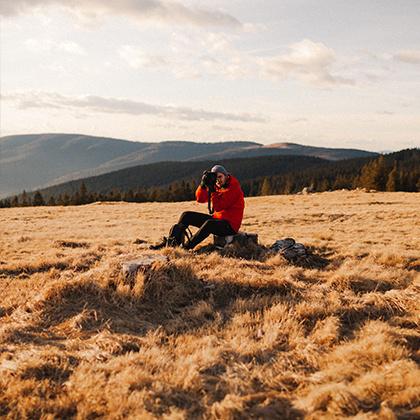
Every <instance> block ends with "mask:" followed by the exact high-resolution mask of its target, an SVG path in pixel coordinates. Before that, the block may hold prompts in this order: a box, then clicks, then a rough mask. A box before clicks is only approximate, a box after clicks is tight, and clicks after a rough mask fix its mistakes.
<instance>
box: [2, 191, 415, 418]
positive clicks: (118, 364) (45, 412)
mask: <svg viewBox="0 0 420 420" xmlns="http://www.w3.org/2000/svg"><path fill="white" fill-rule="evenodd" d="M419 198H420V195H419V194H406V193H363V192H332V193H322V194H313V195H308V196H303V195H302V196H272V197H263V198H251V199H247V201H246V206H247V207H246V212H245V215H246V216H245V219H244V224H243V227H242V228H243V230H246V231H248V232H255V233H258V234H259V239H260V243H262V244H263V245H270V244H271V243H273V242H274V241H275V240H276V239H280V238H284V237H290V236H291V237H294V238H295V239H296V240H297V241H299V242H303V243H304V244H305V245H307V246H310V247H312V248H311V249H312V250H313V252H314V258H317V259H315V260H314V261H315V264H313V265H311V264H309V265H305V264H303V265H298V264H296V265H293V264H292V263H290V262H288V261H286V260H285V259H284V258H283V257H282V256H281V255H270V254H267V253H266V252H265V251H264V250H262V251H261V252H259V253H258V252H254V251H256V250H252V252H251V253H249V254H250V255H248V258H249V257H251V256H252V255H254V256H256V257H257V258H255V259H247V258H240V256H241V255H242V256H247V253H246V252H245V253H242V254H241V253H240V252H239V251H238V252H239V254H238V253H236V254H235V253H231V254H230V255H232V256H230V257H227V256H222V255H220V254H218V253H216V252H213V253H199V252H198V253H189V252H186V251H183V250H180V249H177V250H164V251H162V252H163V253H164V254H166V255H167V256H168V257H169V261H168V262H167V263H163V262H160V263H156V264H155V266H154V268H153V270H151V271H150V272H148V273H146V274H141V273H139V274H138V275H137V277H136V278H135V281H133V282H131V283H128V282H127V281H126V280H125V279H124V278H123V277H122V275H121V263H122V262H123V261H126V260H130V259H133V258H136V257H138V256H140V255H141V254H142V252H145V248H147V245H148V242H154V241H156V240H158V238H159V236H160V235H162V234H165V233H166V232H167V231H168V229H169V227H170V225H171V224H172V223H173V222H175V221H176V219H177V218H178V215H179V214H180V212H181V211H184V210H199V211H205V207H204V206H199V205H198V204H195V203H170V204H169V203H168V204H158V203H146V204H123V203H117V204H113V203H105V204H91V205H87V206H80V207H43V208H15V209H2V210H1V211H0V232H1V243H0V246H1V248H0V251H1V254H0V285H1V291H2V292H1V296H2V299H1V302H0V416H5V417H8V418H39V417H42V418H95V417H105V418H146V419H147V418H157V417H159V418H160V417H164V418H174V419H175V418H176V419H180V418H197V417H199V418H200V417H203V418H223V419H225V418H227V419H237V418H281V419H285V418H302V417H306V418H311V419H317V418H342V417H346V416H356V417H357V418H359V419H374V418H375V419H376V418H383V419H394V418H407V419H408V418H419V417H420V409H419V406H420V370H419V366H418V364H419V362H420V353H419V343H420V333H419V317H418V314H419V285H420V283H419V269H420V261H419V249H420V221H419V212H418V204H419V202H420V200H419ZM136 240H137V241H136ZM142 240H143V241H146V242H145V243H142ZM148 252H150V251H148ZM235 255H236V256H235ZM317 261H323V262H324V264H317V263H316V262H317Z"/></svg>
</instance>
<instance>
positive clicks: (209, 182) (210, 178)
mask: <svg viewBox="0 0 420 420" xmlns="http://www.w3.org/2000/svg"><path fill="white" fill-rule="evenodd" d="M216 181H217V174H216V172H210V171H204V173H203V177H202V178H201V185H202V186H203V187H207V188H208V189H209V190H212V191H214V190H215V188H216Z"/></svg>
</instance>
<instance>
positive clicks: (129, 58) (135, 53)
mask: <svg viewBox="0 0 420 420" xmlns="http://www.w3.org/2000/svg"><path fill="white" fill-rule="evenodd" d="M119 55H120V57H121V58H122V59H123V60H125V61H126V62H127V63H128V65H129V66H130V67H133V68H135V69H140V68H154V67H165V66H167V65H168V64H169V60H168V58H166V57H164V56H162V55H157V54H148V53H147V52H145V51H144V50H143V49H142V48H141V47H137V46H134V45H123V46H122V47H121V48H120V49H119Z"/></svg>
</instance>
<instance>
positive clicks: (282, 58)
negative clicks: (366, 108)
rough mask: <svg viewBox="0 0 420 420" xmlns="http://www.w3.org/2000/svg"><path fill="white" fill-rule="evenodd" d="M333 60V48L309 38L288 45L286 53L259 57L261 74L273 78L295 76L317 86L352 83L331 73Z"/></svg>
mask: <svg viewBox="0 0 420 420" xmlns="http://www.w3.org/2000/svg"><path fill="white" fill-rule="evenodd" d="M335 62H336V56H335V53H334V50H333V49H331V48H328V47H327V46H326V45H324V44H323V43H321V42H318V43H317V42H313V41H311V40H309V39H304V40H303V41H301V42H297V43H295V44H292V45H290V46H289V52H288V53H287V54H282V55H277V56H272V57H268V58H262V59H260V65H261V68H262V73H263V75H264V76H265V77H269V78H272V79H277V80H286V79H290V78H291V79H298V80H301V81H303V82H305V83H308V84H311V85H316V86H332V85H353V84H354V81H353V80H351V79H348V78H345V77H341V76H338V75H334V74H333V73H332V71H331V68H332V66H333V64H334V63H335Z"/></svg>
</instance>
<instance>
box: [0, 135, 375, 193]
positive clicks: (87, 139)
mask: <svg viewBox="0 0 420 420" xmlns="http://www.w3.org/2000/svg"><path fill="white" fill-rule="evenodd" d="M285 154H288V155H290V154H292V155H308V156H315V157H322V158H326V159H331V160H336V159H345V158H352V157H362V156H374V155H376V154H374V153H371V152H365V151H358V150H353V149H327V148H314V147H308V146H300V145H295V144H288V143H287V144H286V143H284V144H283V145H282V146H281V147H279V145H276V146H275V147H265V146H263V145H261V144H259V143H255V142H246V141H234V142H217V143H202V142H189V141H165V142H160V143H150V142H149V143H147V142H134V141H126V140H119V139H113V138H105V137H92V136H84V135H79V134H33V135H16V136H7V137H2V138H0V179H1V184H0V197H1V196H6V195H10V194H13V193H15V194H16V193H21V192H22V191H23V190H27V191H28V190H33V189H37V188H42V187H45V186H48V185H54V184H58V183H63V182H66V181H69V180H74V179H81V178H86V177H90V176H95V175H100V174H104V173H108V172H112V171H116V170H118V169H122V168H127V167H131V166H137V165H140V164H143V165H144V164H149V163H153V162H161V161H168V160H171V161H187V160H211V159H219V158H220V157H224V158H239V157H252V156H267V155H285Z"/></svg>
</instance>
